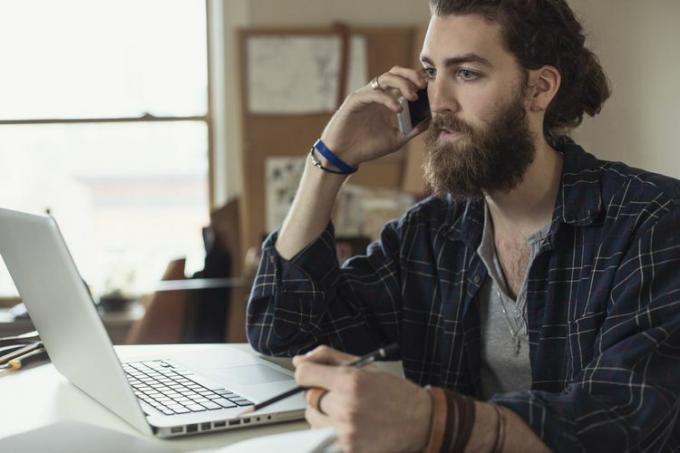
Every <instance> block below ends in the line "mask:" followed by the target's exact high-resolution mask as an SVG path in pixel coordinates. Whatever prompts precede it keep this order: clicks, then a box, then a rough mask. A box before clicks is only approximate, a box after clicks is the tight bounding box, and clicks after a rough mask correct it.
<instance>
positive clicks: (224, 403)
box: [213, 398, 237, 409]
mask: <svg viewBox="0 0 680 453" xmlns="http://www.w3.org/2000/svg"><path fill="white" fill-rule="evenodd" d="M213 403H217V404H219V405H220V406H222V407H223V408H225V409H229V408H230V407H237V405H236V404H234V403H232V402H231V401H229V400H226V399H224V398H222V399H219V400H213Z"/></svg>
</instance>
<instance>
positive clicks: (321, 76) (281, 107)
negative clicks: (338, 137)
mask: <svg viewBox="0 0 680 453" xmlns="http://www.w3.org/2000/svg"><path fill="white" fill-rule="evenodd" d="M340 47H341V45H340V38H339V37H337V36H286V35H282V36H253V37H250V38H249V39H248V43H247V54H248V57H247V64H248V110H249V112H250V113H255V114H279V115H280V114H290V115H298V114H307V113H324V112H331V111H333V110H335V108H336V107H337V106H336V102H337V92H338V83H339V78H340V77H339V76H340V56H341V55H340ZM367 73H368V61H367V48H366V39H365V38H363V37H361V36H352V38H351V39H350V52H349V68H348V79H347V81H348V82H347V93H346V94H348V93H351V92H353V91H355V90H357V89H358V88H360V87H362V86H364V85H366V83H368V82H367Z"/></svg>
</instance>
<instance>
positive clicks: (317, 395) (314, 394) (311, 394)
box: [305, 387, 328, 415]
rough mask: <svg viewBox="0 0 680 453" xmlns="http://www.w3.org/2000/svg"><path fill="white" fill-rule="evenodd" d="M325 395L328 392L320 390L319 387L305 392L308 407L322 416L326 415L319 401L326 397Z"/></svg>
mask: <svg viewBox="0 0 680 453" xmlns="http://www.w3.org/2000/svg"><path fill="white" fill-rule="evenodd" d="M327 393H328V391H327V390H326V389H322V388H319V387H312V388H310V389H309V390H307V395H306V396H305V397H306V399H307V404H309V406H310V407H313V408H314V409H316V410H317V411H319V413H321V414H323V415H328V414H327V413H325V412H324V411H323V409H321V400H322V399H323V397H324V396H326V394H327Z"/></svg>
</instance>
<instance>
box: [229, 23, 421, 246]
mask: <svg viewBox="0 0 680 453" xmlns="http://www.w3.org/2000/svg"><path fill="white" fill-rule="evenodd" d="M420 36H421V35H420V32H419V30H418V28H417V27H415V26H414V27H389V28H362V27H357V28H354V27H351V28H350V27H346V26H334V27H328V28H284V29H281V28H248V29H242V30H240V31H239V37H238V46H239V67H240V74H239V78H240V82H239V84H240V93H241V99H240V104H241V111H242V140H243V143H242V152H243V159H242V165H243V173H242V174H243V196H242V201H243V202H242V203H241V212H240V214H241V215H240V217H241V227H242V229H241V231H242V232H243V234H242V238H243V245H244V247H243V248H242V250H244V251H245V250H247V249H248V248H250V247H252V246H259V244H260V243H261V240H262V237H263V235H264V234H265V233H267V232H268V231H267V227H266V202H265V198H266V194H265V171H266V162H267V159H269V158H273V157H288V156H297V157H306V156H307V154H308V152H309V149H310V147H311V145H312V144H313V143H314V141H315V140H316V139H317V138H318V137H319V136H320V135H321V132H322V130H323V128H324V126H325V125H326V123H327V122H328V120H329V119H330V117H331V115H332V113H333V111H335V109H336V108H337V106H338V105H339V102H341V99H343V98H344V93H342V90H343V89H344V90H346V89H347V84H348V80H350V79H352V74H351V73H352V71H351V70H350V69H349V68H348V65H349V64H350V63H351V62H352V58H353V56H352V55H350V56H348V49H354V47H353V45H354V44H355V41H361V42H362V43H363V51H364V52H365V72H366V80H365V82H368V80H370V79H371V78H373V77H374V76H376V75H379V74H382V73H383V72H386V71H388V70H389V69H390V68H391V67H393V66H395V65H399V66H410V67H412V66H413V65H414V62H415V61H417V55H418V52H419V49H420V44H421V42H420V40H419V37H420ZM309 38H311V39H312V40H317V39H318V41H319V42H318V43H317V44H314V45H313V46H312V47H313V48H312V47H309V46H310V42H309ZM328 38H334V39H333V41H334V42H335V43H336V44H335V45H331V44H329V43H328ZM324 40H325V41H326V44H323V43H322V41H324ZM337 42H339V43H340V45H339V46H340V47H339V49H340V50H339V51H338V45H337ZM324 45H329V46H331V47H330V48H332V51H333V52H339V61H340V63H339V65H340V69H339V71H338V72H339V75H338V77H337V78H338V80H339V81H338V83H337V85H336V86H335V91H336V93H335V95H334V96H333V99H330V98H331V95H330V94H329V93H328V91H327V89H328V87H327V86H326V85H325V82H324V83H321V82H319V81H318V80H306V79H305V77H306V76H307V74H305V73H298V76H299V77H294V76H293V75H292V74H294V72H291V71H288V70H287V69H283V68H285V67H286V65H289V66H290V65H292V66H295V65H300V66H302V68H297V69H299V70H302V71H304V70H317V71H318V70H319V65H329V62H328V61H327V60H324V58H325V52H324V51H323V50H322V49H323V46H324ZM287 46H288V47H287ZM333 46H334V47H333ZM291 49H293V50H294V49H298V54H294V53H292V52H293V50H291ZM305 49H310V50H305ZM299 53H303V55H300V54H299ZM310 55H317V57H316V59H314V60H310V59H309V58H308V57H309V56H310ZM268 56H269V57H271V58H269V57H268ZM265 58H269V59H268V60H265ZM305 58H307V60H305ZM277 59H278V60H279V63H280V64H279V65H278V66H274V67H272V66H271V64H272V63H271V62H272V61H273V62H276V61H277ZM312 61H313V63H312ZM336 69H337V67H336ZM271 71H274V73H270V72H271ZM299 79H303V80H304V83H306V84H307V85H308V86H309V89H310V90H312V91H314V93H315V96H316V97H314V98H313V99H304V98H303V97H304V96H305V94H304V91H303V90H301V87H300V86H297V85H296V83H297V81H298V80H299ZM251 83H256V84H258V87H259V88H256V87H253V86H251ZM324 90H326V91H324ZM290 93H299V94H297V95H296V97H295V98H292V97H291V98H286V97H285V96H288V95H289V94H290ZM324 96H325V97H324ZM251 98H252V99H251ZM310 102H311V104H309V103H310ZM305 103H308V105H305ZM310 105H312V108H310ZM287 109H288V110H289V111H287ZM405 156H406V153H405V152H397V153H394V154H391V155H389V156H385V157H384V158H381V159H378V160H376V161H373V162H369V163H365V164H363V165H362V167H361V170H360V171H359V172H357V173H356V174H355V175H353V176H352V177H351V183H352V184H357V185H363V186H366V187H376V188H377V187H379V188H390V189H400V188H402V185H403V182H404V174H405V171H406V170H405V163H406V162H407V159H406V157H405Z"/></svg>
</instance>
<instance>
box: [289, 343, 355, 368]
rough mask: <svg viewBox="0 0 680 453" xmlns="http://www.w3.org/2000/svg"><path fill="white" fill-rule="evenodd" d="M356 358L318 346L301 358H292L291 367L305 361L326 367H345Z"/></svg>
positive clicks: (327, 347)
mask: <svg viewBox="0 0 680 453" xmlns="http://www.w3.org/2000/svg"><path fill="white" fill-rule="evenodd" d="M356 358H357V356H354V355H351V354H345V353H344V352H340V351H338V350H336V349H333V348H331V347H329V346H319V347H317V348H315V349H312V350H311V351H309V352H308V353H307V354H305V355H303V356H295V357H294V358H293V365H295V366H298V365H299V364H300V363H302V362H304V361H307V360H309V361H312V362H315V363H321V364H326V365H346V364H348V363H350V362H352V361H353V360H356Z"/></svg>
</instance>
